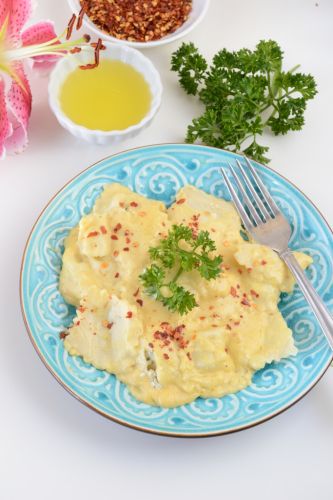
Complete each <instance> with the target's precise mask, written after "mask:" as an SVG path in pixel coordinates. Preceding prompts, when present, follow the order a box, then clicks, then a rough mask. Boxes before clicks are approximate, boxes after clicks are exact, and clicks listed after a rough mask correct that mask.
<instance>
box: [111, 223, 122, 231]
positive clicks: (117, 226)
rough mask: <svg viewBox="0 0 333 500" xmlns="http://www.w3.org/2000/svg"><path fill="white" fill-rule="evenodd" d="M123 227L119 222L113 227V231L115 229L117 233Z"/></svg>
mask: <svg viewBox="0 0 333 500" xmlns="http://www.w3.org/2000/svg"><path fill="white" fill-rule="evenodd" d="M121 228H122V225H121V224H120V223H119V222H118V223H117V224H116V225H115V227H114V228H113V231H114V232H115V233H117V232H118V231H119V229H121Z"/></svg>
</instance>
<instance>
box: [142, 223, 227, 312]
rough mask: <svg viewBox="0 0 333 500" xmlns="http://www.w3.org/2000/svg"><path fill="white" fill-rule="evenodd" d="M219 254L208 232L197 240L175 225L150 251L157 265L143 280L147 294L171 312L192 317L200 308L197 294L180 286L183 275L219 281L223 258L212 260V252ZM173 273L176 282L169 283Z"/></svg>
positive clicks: (187, 229)
mask: <svg viewBox="0 0 333 500" xmlns="http://www.w3.org/2000/svg"><path fill="white" fill-rule="evenodd" d="M182 242H185V243H186V244H185V245H184V243H182ZM184 247H185V248H184ZM215 250H216V246H215V243H214V241H213V240H212V239H211V238H210V236H209V233H208V231H200V232H199V233H198V235H197V236H195V235H193V232H192V230H191V229H190V228H189V227H187V226H185V225H184V224H179V225H176V224H175V225H173V226H172V228H171V229H170V231H169V232H168V235H167V237H166V238H165V239H162V240H161V241H160V243H159V245H158V246H156V247H151V248H150V249H149V255H150V258H151V260H152V261H153V263H152V265H151V266H150V267H148V268H147V269H145V270H144V272H143V273H142V274H141V275H140V276H139V278H140V280H141V282H142V284H143V286H144V290H145V292H146V294H147V295H150V296H151V297H154V298H155V299H156V300H158V301H160V302H162V304H163V305H164V306H165V307H167V308H168V309H170V310H171V311H177V312H179V313H180V314H182V315H183V314H186V313H188V312H189V311H191V310H192V309H193V308H194V307H196V306H197V305H198V304H197V303H196V300H195V297H194V295H193V293H191V292H189V291H188V290H186V289H185V288H184V287H183V286H181V285H179V284H178V283H177V280H178V278H179V276H180V275H181V274H182V273H183V272H188V271H192V270H196V271H198V272H199V273H200V275H201V276H202V277H203V278H204V279H207V280H211V279H216V278H217V276H219V274H220V273H221V267H220V265H221V263H222V257H221V256H220V255H218V256H215V257H210V255H209V254H210V252H214V251H215ZM156 262H158V263H159V265H158V264H157V263H156ZM173 269H174V273H173V277H172V279H171V280H169V281H166V271H167V270H169V273H168V274H170V272H171V271H172V270H173Z"/></svg>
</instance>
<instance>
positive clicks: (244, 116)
mask: <svg viewBox="0 0 333 500" xmlns="http://www.w3.org/2000/svg"><path fill="white" fill-rule="evenodd" d="M282 63H283V52H282V50H281V48H280V47H279V45H278V44H277V43H276V42H275V41H273V40H266V41H265V40H262V41H260V42H259V43H258V44H257V46H256V48H255V50H253V51H251V50H249V49H241V50H238V51H235V52H231V51H228V50H227V49H222V50H220V51H219V52H218V53H217V54H216V55H215V56H214V58H213V62H212V64H211V66H210V67H209V66H208V64H207V62H206V60H205V59H204V57H203V56H202V55H201V54H200V53H199V51H198V49H197V48H196V47H195V46H194V45H193V43H183V44H182V45H181V46H180V47H179V49H178V50H177V51H176V52H174V53H173V55H172V59H171V69H172V70H173V71H176V72H177V73H178V77H179V83H180V85H181V86H182V87H183V89H184V90H185V92H187V93H188V94H192V95H198V98H199V100H200V101H201V102H202V103H203V104H204V105H205V110H204V112H203V114H202V115H201V116H199V117H198V118H194V120H193V121H192V123H191V124H190V125H189V127H188V129H187V134H186V139H185V140H186V142H189V143H194V142H197V141H199V142H203V143H204V144H207V145H208V146H215V147H220V148H224V149H229V150H230V151H237V152H242V153H245V154H246V155H248V156H250V157H252V158H253V159H255V160H258V161H261V162H268V161H269V159H268V158H267V157H266V153H267V152H268V149H269V148H268V147H267V146H264V145H261V144H259V143H258V137H259V136H261V135H262V134H263V132H264V130H266V129H270V130H271V131H272V132H273V133H274V134H275V135H278V134H286V133H287V132H288V131H289V130H300V129H301V128H302V127H303V125H304V112H305V110H306V106H307V102H308V101H309V100H310V99H313V98H314V96H315V95H316V93H317V89H316V83H315V80H314V78H313V76H311V75H306V74H303V73H296V72H295V71H296V69H297V67H298V66H296V67H295V68H293V69H291V70H290V71H282Z"/></svg>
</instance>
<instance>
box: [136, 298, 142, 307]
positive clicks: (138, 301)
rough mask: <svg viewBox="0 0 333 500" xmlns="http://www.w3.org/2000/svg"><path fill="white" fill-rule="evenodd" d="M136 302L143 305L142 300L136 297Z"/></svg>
mask: <svg viewBox="0 0 333 500" xmlns="http://www.w3.org/2000/svg"><path fill="white" fill-rule="evenodd" d="M136 302H137V303H138V304H139V306H141V307H142V306H143V300H142V299H136Z"/></svg>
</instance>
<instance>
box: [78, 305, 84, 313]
mask: <svg viewBox="0 0 333 500" xmlns="http://www.w3.org/2000/svg"><path fill="white" fill-rule="evenodd" d="M85 310H86V307H83V306H80V307H79V308H78V311H79V312H80V313H84V311H85Z"/></svg>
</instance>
